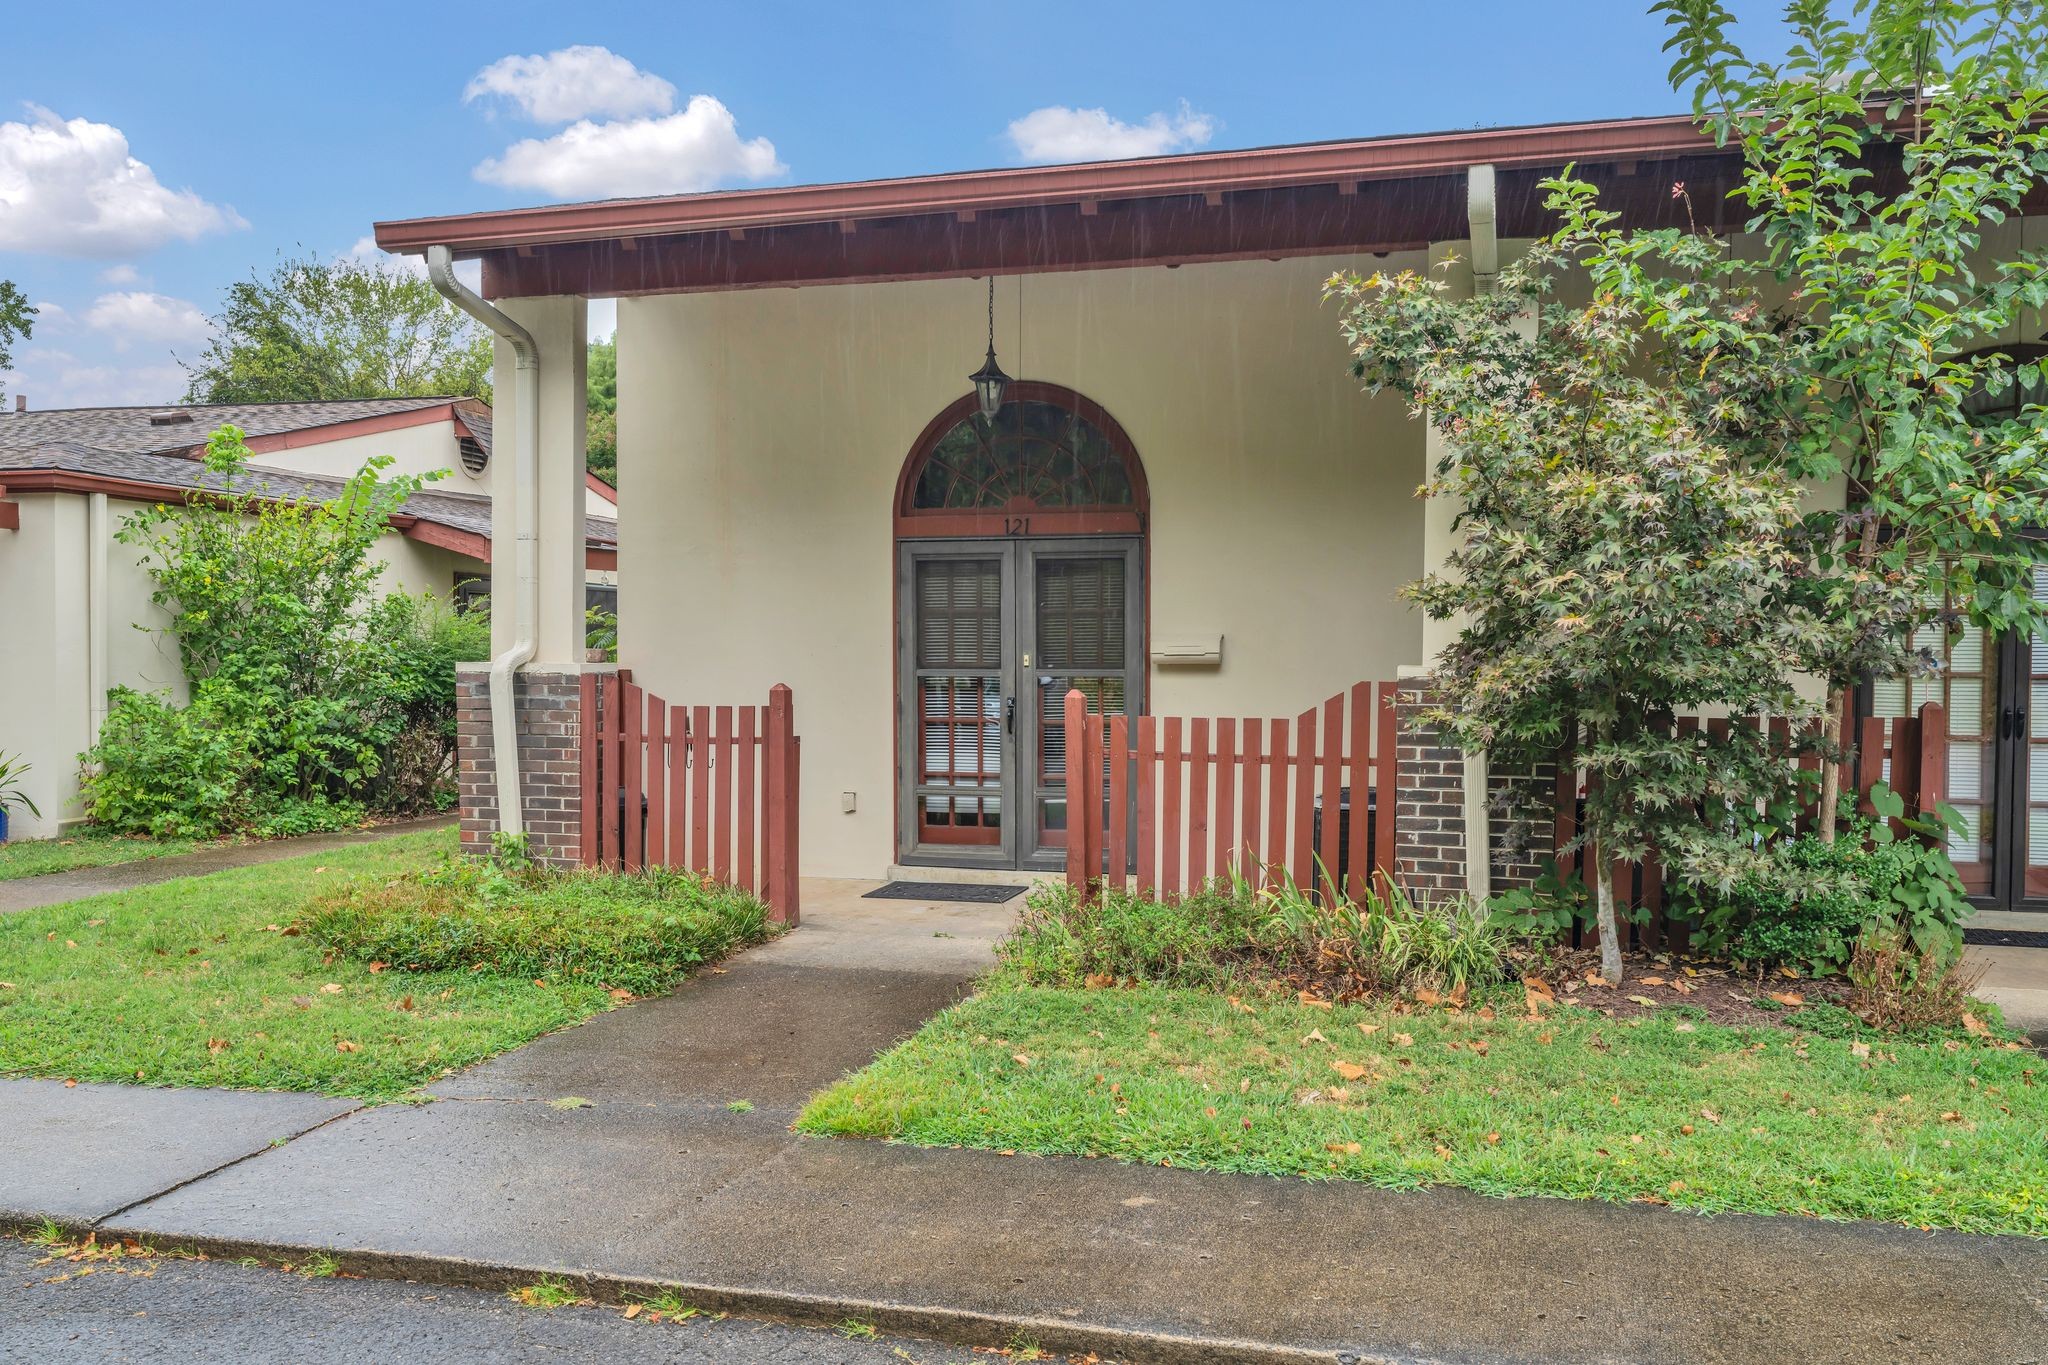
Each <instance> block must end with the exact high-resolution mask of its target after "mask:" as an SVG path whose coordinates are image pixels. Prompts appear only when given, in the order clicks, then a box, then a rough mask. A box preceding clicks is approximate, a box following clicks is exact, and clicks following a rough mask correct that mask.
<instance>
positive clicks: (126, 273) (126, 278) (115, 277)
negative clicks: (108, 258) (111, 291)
mask: <svg viewBox="0 0 2048 1365" xmlns="http://www.w3.org/2000/svg"><path fill="white" fill-rule="evenodd" d="M141 282H142V272H141V271H139V270H137V269H136V268H135V267H134V266H132V265H110V266H108V267H107V268H106V269H105V270H102V271H101V272H100V283H101V284H140V283H141Z"/></svg>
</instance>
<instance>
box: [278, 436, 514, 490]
mask: <svg viewBox="0 0 2048 1365" xmlns="http://www.w3.org/2000/svg"><path fill="white" fill-rule="evenodd" d="M313 434H314V433H310V432H309V433H304V434H303V435H302V436H301V439H302V440H309V439H310V438H311V436H312V435H313ZM373 455H389V456H390V457H391V460H392V463H391V468H390V469H388V470H386V471H385V477H386V478H389V477H391V476H392V475H395V474H431V473H433V472H434V471H436V470H446V471H448V477H447V478H445V479H441V480H439V481H437V482H435V483H434V484H432V485H430V487H432V488H433V489H434V490H435V491H436V492H442V493H480V494H489V493H490V491H491V475H490V470H489V468H488V467H486V468H485V470H484V472H483V473H482V474H481V475H477V474H471V473H470V472H469V471H468V470H466V469H464V468H463V467H462V459H461V456H460V453H459V451H458V450H457V448H456V443H455V428H454V426H453V425H452V424H451V423H449V422H448V421H446V420H445V419H444V420H442V421H438V422H425V423H422V424H421V425H419V426H413V427H393V428H392V429H391V430H389V431H378V432H372V433H370V434H369V435H367V436H347V437H343V438H342V439H340V440H338V441H321V442H319V443H318V444H308V445H299V446H293V447H291V448H289V449H285V450H267V451H263V452H261V453H260V454H258V455H255V456H254V457H252V458H251V459H250V461H249V463H250V465H251V466H253V467H256V468H262V469H290V470H295V471H297V472H298V473H301V474H317V475H320V476H322V477H324V478H330V479H346V478H348V477H349V476H351V475H353V474H354V473H355V472H356V471H357V470H358V469H361V468H362V467H363V464H364V462H365V461H367V460H369V459H370V457H372V456H373Z"/></svg>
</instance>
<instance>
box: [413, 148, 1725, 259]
mask: <svg viewBox="0 0 2048 1365" xmlns="http://www.w3.org/2000/svg"><path fill="white" fill-rule="evenodd" d="M1713 150H1714V144H1713V141H1712V139H1711V138H1709V137H1708V136H1707V135H1706V134H1704V133H1702V132H1701V131H1700V130H1699V128H1698V126H1697V125H1696V124H1695V122H1694V121H1693V118H1692V116H1691V115H1689V114H1677V115H1668V116H1663V117H1657V118H1641V119H1617V120H1609V121H1604V122H1594V123H1563V124H1543V125H1538V126H1534V127H1526V128H1488V129H1479V130H1468V131H1460V132H1446V133H1427V134H1422V135H1419V136H1403V137H1385V138H1370V139H1361V140H1353V141H1345V142H1316V143H1306V144H1302V145H1298V146H1291V147H1261V148H1253V149H1250V150H1246V151H1229V152H1195V153H1189V154H1187V155H1182V156H1163V157H1144V158H1139V159H1136V160H1130V161H1107V162H1090V163H1084V164H1080V165H1069V166H1031V167H1020V168H1009V169H1003V170H985V171H959V172H952V173H949V174H944V175H923V176H906V177H903V178H900V179H893V180H863V181H853V182H849V183H843V184H832V185H791V186H782V187H777V188H773V189H759V190H731V191H722V192H718V193H712V194H694V195H671V196H666V197H661V198H653V199H616V200H607V201H604V202H600V203H591V204H551V205H544V206H541V207H538V208H525V209H501V210H494V211H490V212H485V213H463V214H448V215H443V216H439V217H432V218H410V219H399V220H393V221H387V222H381V223H378V224H377V225H376V234H377V245H378V246H380V247H382V248H383V249H384V250H386V251H396V252H422V251H425V250H426V248H428V247H429V246H448V247H452V248H453V249H454V250H455V251H456V252H458V253H460V254H472V255H473V254H475V253H477V252H481V251H486V250H490V249H493V248H503V247H514V246H534V245H541V244H545V243H550V242H578V241H593V240H603V239H611V238H621V237H641V236H651V235H658V234H662V233H677V232H712V231H728V230H731V229H735V228H738V229H742V230H744V229H746V228H755V227H774V226H788V225H794V224H808V223H821V222H846V221H856V220H861V219H873V218H898V217H909V216H917V215H922V214H936V213H945V214H963V213H978V212H982V211H987V210H997V209H1005V208H1026V207H1032V206H1037V205H1047V204H1060V203H1072V202H1077V201H1080V200H1092V201H1094V202H1097V203H1100V202H1103V201H1105V200H1117V199H1144V198H1157V197H1163V196H1174V195H1189V194H1205V195H1206V194H1222V193H1228V192H1230V191H1235V190H1251V189H1277V188H1285V187H1288V186H1295V185H1311V184H1328V183H1340V184H1344V185H1347V186H1348V185H1351V184H1355V183H1357V182H1359V181H1363V180H1390V179H1405V178H1410V177H1416V176H1432V175H1444V174H1447V173H1451V172H1455V171H1461V170H1463V169H1464V168H1465V167H1467V166H1472V165H1477V164H1481V163H1491V164H1493V165H1496V166H1502V167H1511V166H1530V165H1562V164H1563V163H1565V162H1567V161H1580V160H1613V159H1633V158H1654V157H1659V156H1669V155H1674V154H1681V155H1682V154H1688V153H1690V154H1698V153H1702V152H1712V151H1713Z"/></svg>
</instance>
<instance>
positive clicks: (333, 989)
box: [320, 981, 341, 995]
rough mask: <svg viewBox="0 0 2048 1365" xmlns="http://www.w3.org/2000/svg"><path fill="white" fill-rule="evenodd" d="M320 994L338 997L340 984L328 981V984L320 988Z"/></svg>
mask: <svg viewBox="0 0 2048 1365" xmlns="http://www.w3.org/2000/svg"><path fill="white" fill-rule="evenodd" d="M320 994H322V995H340V994H341V983H340V982H339V981H330V982H328V983H327V984H326V985H324V986H322V987H321V988H320Z"/></svg>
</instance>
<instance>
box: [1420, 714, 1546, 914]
mask: <svg viewBox="0 0 2048 1365" xmlns="http://www.w3.org/2000/svg"><path fill="white" fill-rule="evenodd" d="M1434 702H1435V694H1434V692H1433V691H1432V689H1431V686H1430V680H1429V679H1428V678H1413V679H1409V680H1406V681H1404V682H1402V683H1401V685H1400V689H1399V691H1398V693H1397V694H1396V700H1395V703H1394V713H1395V718H1396V723H1397V724H1398V726H1399V729H1400V737H1399V740H1398V742H1397V747H1396V750H1395V754H1396V760H1395V761H1396V772H1395V801H1396V805H1395V809H1394V814H1395V826H1394V880H1395V881H1396V882H1397V883H1398V884H1399V885H1400V886H1401V887H1402V888H1403V889H1404V890H1406V891H1407V892H1408V893H1409V894H1410V895H1412V896H1414V897H1416V898H1417V899H1418V900H1441V899H1443V898H1445V897H1449V896H1457V895H1462V894H1464V892H1465V889H1466V886H1465V874H1466V852H1465V850H1466V831H1465V753H1464V750H1462V749H1460V748H1459V747H1458V746H1457V745H1456V744H1453V743H1451V742H1450V741H1449V740H1448V739H1446V738H1445V737H1444V735H1443V733H1442V732H1441V731H1440V730H1439V729H1437V728H1436V727H1434V726H1431V725H1429V724H1427V723H1425V722H1424V721H1423V719H1422V713H1423V712H1424V711H1425V710H1427V709H1428V708H1429V707H1430V706H1432V705H1433V704H1434ZM1556 779H1557V764H1556V763H1555V762H1554V761H1553V760H1551V759H1550V758H1548V757H1535V756H1529V757H1523V756H1516V755H1506V754H1494V755H1491V756H1490V757H1489V761H1488V765H1487V783H1486V787H1487V793H1486V794H1487V805H1486V809H1487V822H1486V825H1487V828H1486V835H1485V837H1486V841H1487V857H1488V865H1489V870H1490V880H1491V882H1492V889H1493V890H1494V891H1496V892H1498V891H1506V890H1510V889H1512V888H1515V887H1519V886H1527V885H1529V884H1530V883H1531V882H1534V881H1535V880H1536V878H1537V877H1539V876H1541V875H1542V872H1543V868H1544V865H1545V862H1546V861H1547V860H1548V858H1549V856H1550V839H1551V835H1552V832H1553V828H1554V826H1553V824H1552V820H1553V813H1552V809H1551V806H1552V800H1553V790H1554V787H1555V784H1556Z"/></svg>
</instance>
